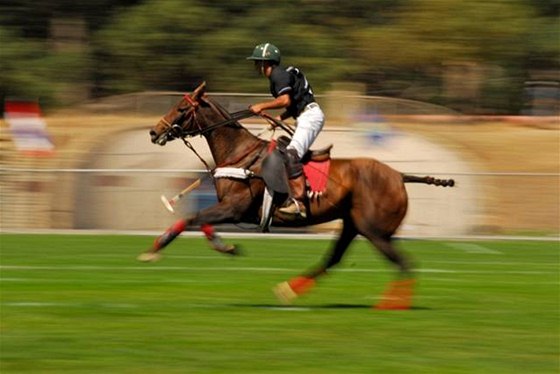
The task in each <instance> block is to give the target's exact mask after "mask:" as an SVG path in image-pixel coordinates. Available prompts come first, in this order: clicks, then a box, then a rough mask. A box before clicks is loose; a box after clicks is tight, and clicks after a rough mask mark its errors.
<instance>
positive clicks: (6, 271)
mask: <svg viewBox="0 0 560 374" xmlns="http://www.w3.org/2000/svg"><path fill="white" fill-rule="evenodd" d="M256 238H258V236H257V237H256ZM153 239H154V238H151V237H142V236H89V235H75V236H66V235H12V234H2V236H1V239H0V240H1V242H0V243H1V257H0V259H1V273H0V275H1V283H0V285H1V301H0V302H1V304H0V306H1V310H0V311H1V346H0V349H1V351H0V353H1V366H0V372H1V373H2V374H6V373H62V372H64V373H101V372H103V373H557V372H559V370H560V366H559V365H560V362H559V357H560V347H559V346H560V331H559V322H560V319H559V315H560V314H559V313H560V305H559V286H560V283H559V280H560V279H559V274H560V270H559V267H560V265H559V243H558V242H536V241H535V242H470V243H467V242H436V241H401V242H399V245H400V247H401V248H403V249H404V250H405V251H406V252H407V253H408V254H409V255H410V256H412V258H413V260H414V261H415V263H416V264H417V267H418V269H419V272H418V287H417V293H416V297H415V302H414V304H415V307H414V309H413V310H409V311H376V310H372V308H371V305H373V304H374V303H375V302H376V301H377V300H378V298H379V296H380V294H381V293H382V292H383V290H384V287H385V285H386V283H387V282H388V281H390V280H391V279H392V277H393V276H394V272H393V269H392V268H391V266H390V265H389V264H387V263H386V262H385V261H384V259H382V258H381V257H380V256H379V255H378V254H377V253H376V252H373V251H372V249H371V247H370V246H369V244H368V243H367V242H365V241H361V240H360V241H356V242H354V244H353V245H352V247H351V248H350V250H349V253H348V255H347V257H346V258H345V260H344V263H343V264H342V265H341V266H340V267H339V268H338V269H337V270H335V271H333V272H332V273H331V275H330V276H328V277H325V278H323V279H322V281H320V282H319V284H318V286H317V287H316V288H315V289H314V290H313V291H312V292H311V293H310V294H309V295H308V296H305V297H302V298H301V299H299V300H298V301H297V302H296V303H295V304H294V305H293V306H291V307H283V306H281V305H279V304H278V302H277V301H276V299H275V298H274V295H273V293H272V292H271V288H272V287H273V286H274V285H275V284H276V283H278V282H281V281H284V280H287V279H289V278H291V277H292V276H295V275H297V274H298V273H300V272H301V271H303V270H304V269H306V268H308V267H309V266H311V265H313V264H315V263H316V262H317V261H318V260H319V259H320V258H321V257H322V255H323V253H324V252H325V250H326V248H327V247H328V246H329V241H326V240H288V239H271V238H264V239H263V237H261V238H260V239H235V240H228V241H230V242H236V243H241V244H242V245H243V247H244V249H245V255H244V256H239V257H226V256H223V255H220V254H218V253H215V252H213V251H212V250H210V249H209V248H208V247H207V245H206V243H205V241H204V240H202V239H198V238H180V239H178V240H177V241H175V242H174V243H173V244H172V245H171V246H170V247H169V248H167V249H166V256H165V257H164V259H163V260H162V261H161V262H158V263H154V264H144V263H139V262H137V261H136V260H135V258H136V256H137V255H138V254H139V253H140V252H141V251H143V250H144V249H145V248H147V247H148V246H149V245H150V244H151V242H152V241H153Z"/></svg>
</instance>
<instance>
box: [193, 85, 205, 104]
mask: <svg viewBox="0 0 560 374" xmlns="http://www.w3.org/2000/svg"><path fill="white" fill-rule="evenodd" d="M205 91H206V82H202V83H201V84H200V85H199V86H198V87H197V88H196V89H195V90H194V91H193V93H192V98H193V99H195V100H198V99H200V98H201V97H202V95H204V92H205Z"/></svg>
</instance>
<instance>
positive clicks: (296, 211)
mask: <svg viewBox="0 0 560 374" xmlns="http://www.w3.org/2000/svg"><path fill="white" fill-rule="evenodd" d="M291 200H292V202H291V203H290V205H288V206H285V207H282V208H279V209H278V211H279V212H282V213H284V214H292V215H297V216H300V217H302V218H307V214H306V213H305V210H302V209H301V207H300V205H299V204H300V203H299V202H298V201H297V200H296V199H294V198H292V199H291Z"/></svg>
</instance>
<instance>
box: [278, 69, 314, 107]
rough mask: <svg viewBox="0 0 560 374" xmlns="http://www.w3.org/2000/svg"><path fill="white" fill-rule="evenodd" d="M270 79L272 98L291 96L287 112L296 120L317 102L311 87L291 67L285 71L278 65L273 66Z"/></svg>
mask: <svg viewBox="0 0 560 374" xmlns="http://www.w3.org/2000/svg"><path fill="white" fill-rule="evenodd" d="M268 79H269V81H270V93H271V94H272V96H274V97H278V96H281V95H284V94H289V95H290V99H291V104H290V106H289V107H288V108H287V109H286V110H287V111H288V113H289V114H290V115H291V116H292V117H294V118H297V117H298V116H299V115H300V114H301V112H303V110H304V109H305V107H306V106H307V105H308V104H310V103H313V102H315V97H314V96H313V90H312V89H311V85H310V84H309V82H307V79H306V78H305V76H304V75H303V73H302V72H301V71H300V70H299V69H297V68H294V67H292V66H290V67H289V68H287V69H284V68H283V67H281V66H278V65H277V66H273V67H272V73H271V74H270V77H269V78H268Z"/></svg>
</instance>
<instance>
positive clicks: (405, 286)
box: [375, 279, 416, 310]
mask: <svg viewBox="0 0 560 374" xmlns="http://www.w3.org/2000/svg"><path fill="white" fill-rule="evenodd" d="M415 284H416V280H415V279H405V280H399V281H394V282H391V283H390V284H389V287H388V289H387V290H386V291H385V292H384V293H383V296H382V298H381V300H380V301H379V303H378V304H377V305H376V306H375V309H377V310H407V309H410V307H411V306H412V294H413V290H414V285H415Z"/></svg>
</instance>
